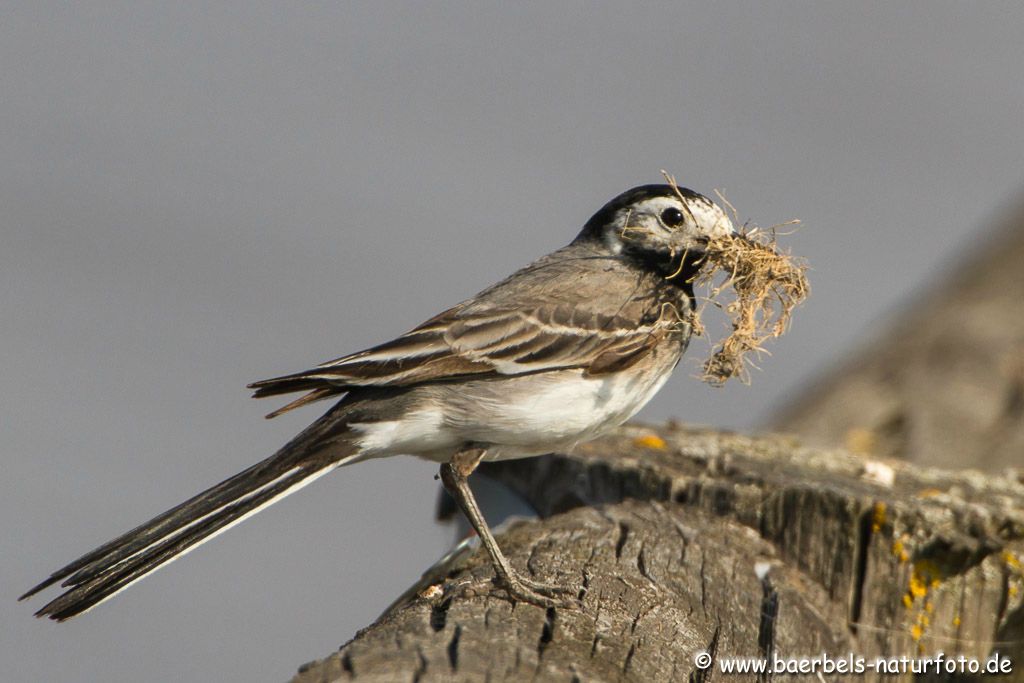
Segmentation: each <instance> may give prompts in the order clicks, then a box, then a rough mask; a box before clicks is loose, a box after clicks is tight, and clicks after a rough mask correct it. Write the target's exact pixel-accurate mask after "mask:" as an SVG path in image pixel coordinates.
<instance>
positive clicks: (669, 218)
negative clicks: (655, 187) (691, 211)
mask: <svg viewBox="0 0 1024 683" xmlns="http://www.w3.org/2000/svg"><path fill="white" fill-rule="evenodd" d="M661 221H662V223H664V224H665V225H667V226H669V227H670V228H675V227H677V226H680V225H682V224H683V212H682V211H680V210H679V209H676V208H670V209H665V210H664V211H662V212H661Z"/></svg>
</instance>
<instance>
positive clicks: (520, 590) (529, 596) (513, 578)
mask: <svg viewBox="0 0 1024 683" xmlns="http://www.w3.org/2000/svg"><path fill="white" fill-rule="evenodd" d="M498 584H499V585H500V586H501V587H502V588H504V589H505V591H506V592H507V593H508V595H509V597H510V598H512V599H513V600H515V601H516V602H525V603H528V604H531V605H536V606H537V607H545V608H551V607H579V604H580V603H579V600H577V599H576V598H575V597H574V596H575V595H576V594H577V593H578V592H579V590H578V589H576V588H573V587H572V586H559V585H556V584H550V583H541V582H540V581H534V580H533V579H528V578H526V577H525V576H519V575H518V574H512V575H510V576H507V577H500V578H498ZM571 596H572V597H571Z"/></svg>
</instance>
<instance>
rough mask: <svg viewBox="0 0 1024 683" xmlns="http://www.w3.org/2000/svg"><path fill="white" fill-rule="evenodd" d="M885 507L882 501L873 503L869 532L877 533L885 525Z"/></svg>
mask: <svg viewBox="0 0 1024 683" xmlns="http://www.w3.org/2000/svg"><path fill="white" fill-rule="evenodd" d="M886 509H887V508H886V505H885V503H883V502H882V501H878V502H877V503H875V509H874V510H873V511H872V513H871V531H872V532H874V533H876V534H877V533H878V532H879V531H881V530H882V527H883V526H884V525H885V511H886Z"/></svg>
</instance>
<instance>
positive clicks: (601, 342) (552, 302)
mask: <svg viewBox="0 0 1024 683" xmlns="http://www.w3.org/2000/svg"><path fill="white" fill-rule="evenodd" d="M731 234H734V233H733V225H732V223H731V221H730V220H729V218H728V217H727V216H726V214H725V212H723V211H722V210H721V209H720V208H719V207H718V206H716V205H715V204H714V203H713V202H711V201H710V200H709V199H707V198H706V197H704V196H702V195H700V194H697V193H696V192H692V191H690V190H686V189H683V188H676V187H674V186H670V185H644V186H641V187H636V188H633V189H632V190H629V191H627V192H624V193H622V194H621V195H619V196H618V197H616V198H615V199H613V200H611V201H610V202H608V204H606V205H605V206H604V207H603V208H602V209H601V210H600V211H598V212H597V213H596V214H594V216H593V217H592V218H591V219H590V220H589V221H588V222H587V224H586V225H585V226H584V227H583V230H582V231H581V232H580V233H579V235H578V236H577V237H576V239H575V240H573V241H572V243H571V244H569V245H568V246H566V247H564V248H562V249H559V250H557V251H555V252H553V253H551V254H548V255H547V256H544V257H543V258H541V259H539V260H537V261H535V262H534V263H532V264H530V265H528V266H526V267H525V268H523V269H521V270H519V271H517V272H515V273H513V274H512V275H511V276H509V277H508V278H506V279H505V280H502V281H501V282H499V283H498V284H496V285H493V286H491V287H489V288H487V289H485V290H484V291H482V292H480V293H479V294H477V295H476V296H474V297H473V298H471V299H468V300H466V301H463V302H462V303H460V304H458V305H457V306H454V307H453V308H450V309H448V310H447V311H445V312H443V313H441V314H439V315H437V316H435V317H433V318H431V319H430V320H428V321H426V322H425V323H423V324H422V325H420V326H419V327H417V328H415V329H414V330H412V331H410V332H408V333H406V334H404V335H402V336H400V337H398V338H397V339H395V340H393V341H390V342H387V343H385V344H381V345H380V346H375V347H373V348H371V349H368V350H366V351H361V352H359V353H355V354H352V355H349V356H345V357H343V358H339V359H337V360H333V361H330V362H327V363H324V364H322V365H320V366H318V367H316V368H314V369H312V370H307V371H305V372H300V373H296V374H293V375H286V376H284V377H277V378H275V379H268V380H263V381H261V382H256V383H254V384H252V385H250V388H253V389H255V390H256V392H255V394H254V395H255V396H256V397H263V396H277V395H279V394H290V393H293V392H305V393H304V395H303V396H302V397H301V398H299V399H297V400H295V401H293V402H291V403H289V404H288V405H286V406H285V407H283V408H281V409H279V410H277V411H275V412H274V413H271V415H268V417H272V416H274V415H278V414H280V413H282V412H284V411H286V410H291V409H294V408H297V407H299V406H302V405H305V404H307V403H311V402H313V401H319V400H322V399H327V398H340V399H341V400H339V401H338V402H337V403H336V404H335V405H334V406H333V407H332V408H331V409H330V410H328V411H327V412H326V413H325V414H324V415H323V416H322V417H321V418H320V419H318V420H317V421H316V422H314V423H313V424H312V425H310V426H309V427H307V428H306V429H305V430H304V431H303V432H301V433H300V434H299V435H298V436H296V437H295V438H294V439H292V440H291V441H290V442H288V443H287V444H286V445H285V446H284V447H283V448H281V450H279V451H278V452H277V453H275V454H274V455H272V456H270V457H269V458H267V459H266V460H263V461H262V462H259V463H257V464H255V465H253V466H252V467H250V468H248V469H246V470H244V471H242V472H240V473H238V474H236V475H235V476H233V477H231V478H229V479H226V480H225V481H223V482H221V483H219V484H217V485H216V486H214V487H212V488H210V489H208V490H206V491H203V492H202V493H200V494H198V495H196V496H194V497H193V498H190V499H189V500H187V501H185V502H184V503H182V504H181V505H178V506H177V507H175V508H173V509H171V510H168V511H167V512H165V513H163V514H161V515H159V516H157V517H155V518H153V519H151V520H150V521H148V522H146V523H145V524H143V525H141V526H139V527H137V528H135V529H132V530H131V531H129V532H128V533H126V534H124V535H122V536H120V537H118V538H115V539H114V540H112V541H110V542H109V543H107V544H105V545H103V546H101V547H99V548H97V549H96V550H93V551H92V552H90V553H88V554H86V555H84V556H83V557H81V558H80V559H78V560H75V561H74V562H72V563H71V564H69V565H67V566H66V567H64V568H63V569H61V570H59V571H57V572H55V573H54V574H52V575H51V576H50V577H49V578H48V579H46V580H45V581H43V582H42V583H40V584H39V585H38V586H36V587H35V588H33V589H32V590H30V591H29V592H28V593H26V594H25V595H24V596H22V599H24V598H27V597H29V596H32V595H34V594H35V593H37V592H39V591H41V590H43V589H44V588H47V587H48V586H50V585H52V584H54V583H56V582H58V581H62V584H61V585H62V586H64V587H66V588H67V589H68V590H67V591H66V592H64V593H63V594H61V595H60V596H58V597H57V598H55V599H54V600H52V601H51V602H50V603H48V604H47V605H45V606H44V607H43V608H42V609H40V610H39V611H38V612H37V616H46V617H49V618H51V619H55V620H58V621H63V620H65V619H70V618H71V617H73V616H76V615H78V614H81V613H83V612H85V611H87V610H89V609H91V608H93V607H95V606H96V605H98V604H99V603H101V602H103V601H104V600H107V599H108V598H110V597H112V596H113V595H114V594H116V593H118V592H119V591H121V590H123V589H125V588H127V587H128V586H129V585H131V584H132V583H134V582H136V581H138V580H139V579H141V578H142V577H144V576H146V575H147V574H149V573H150V572H152V571H154V570H155V569H157V568H158V567H160V566H162V565H164V564H166V563H167V562H170V561H171V560H174V559H176V558H177V557H180V556H181V555H183V554H185V553H187V552H188V551H190V550H192V549H193V548H195V547H197V546H199V545H200V544H201V543H203V542H204V541H207V540H209V539H211V538H213V537H214V536H216V535H217V534H219V533H222V532H224V531H226V530H227V529H229V528H230V527H232V526H234V525H235V524H237V523H239V522H241V521H242V520H243V519H245V518H247V517H249V516H250V515H253V514H255V513H256V512H258V511H259V510H261V509H263V508H265V507H267V506H268V505H270V504H271V503H273V502H275V501H277V500H280V499H281V498H283V497H284V496H286V495H288V494H290V493H293V492H294V491H297V490H298V489H300V488H302V487H303V486H306V485H307V484H309V483H311V482H312V481H314V480H315V479H317V478H319V477H321V476H323V475H324V474H327V473H328V472H330V471H331V470H334V469H336V468H338V467H340V466H342V465H349V464H352V463H354V462H359V461H361V460H367V459H369V458H381V457H386V456H391V455H399V454H409V455H417V456H420V457H422V458H426V459H428V460H432V461H434V462H438V463H441V480H442V482H443V483H444V486H445V488H446V489H447V490H448V492H449V493H450V494H451V496H452V497H453V498H454V499H455V502H456V503H457V504H458V506H459V507H460V508H461V510H462V512H463V513H464V514H465V515H466V517H467V518H468V519H469V522H470V524H472V526H473V528H474V529H475V530H476V532H477V533H478V534H479V536H480V540H481V542H482V544H483V546H484V548H486V550H487V552H488V553H489V554H490V557H491V560H492V562H493V564H494V569H495V571H496V573H497V579H498V582H499V583H500V584H501V586H502V587H503V588H504V589H505V590H506V591H507V593H508V595H509V596H510V597H511V598H512V599H513V600H517V601H525V602H528V603H532V604H536V605H541V606H546V607H551V606H555V605H563V604H566V600H567V598H566V595H567V594H568V593H569V592H572V591H569V590H568V589H565V588H562V587H558V586H551V585H546V584H542V583H537V582H536V581H533V580H531V579H529V578H527V577H525V576H522V575H521V574H519V573H517V572H516V571H514V570H513V569H512V567H511V566H510V565H509V562H508V560H507V559H506V558H505V556H504V555H503V554H502V552H501V550H500V548H499V547H498V544H497V543H496V542H495V540H494V537H493V535H492V534H491V532H490V529H489V528H488V526H487V523H486V522H485V521H484V518H483V516H482V515H481V514H480V511H479V508H478V507H477V504H476V501H475V500H474V498H473V494H472V492H471V491H470V488H469V486H468V483H467V477H468V476H469V474H470V473H471V472H473V470H474V469H475V468H476V466H477V464H479V463H480V462H481V461H482V460H499V459H505V458H522V457H527V456H533V455H540V454H543V453H549V452H551V451H554V450H558V449H564V448H569V447H571V446H573V445H574V444H577V443H579V442H582V441H586V440H588V439H591V438H593V437H595V436H597V435H599V434H601V433H603V432H606V431H608V430H609V429H612V428H614V427H616V426H618V425H620V424H622V423H623V422H624V421H626V420H627V419H629V418H630V417H631V416H633V415H634V414H635V413H636V412H637V411H638V410H640V408H641V407H643V405H644V404H646V403H647V401H648V400H650V398H651V397H652V396H653V395H654V394H655V392H657V391H658V389H659V388H661V386H662V385H663V384H664V383H665V381H666V380H667V379H668V377H669V375H670V374H671V373H672V370H673V369H674V368H675V366H676V364H677V363H678V362H679V359H680V357H681V356H682V354H683V351H684V350H685V349H686V346H687V343H688V341H689V338H690V333H691V329H692V328H691V321H692V318H691V316H692V312H693V310H694V294H693V288H692V282H693V278H694V277H695V275H696V273H697V271H698V270H699V269H700V266H701V258H702V255H703V252H704V246H705V245H706V244H707V242H708V240H709V239H713V238H717V237H726V236H729V235H731Z"/></svg>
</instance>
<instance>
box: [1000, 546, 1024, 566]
mask: <svg viewBox="0 0 1024 683" xmlns="http://www.w3.org/2000/svg"><path fill="white" fill-rule="evenodd" d="M1003 562H1005V563H1006V566H1007V567H1009V568H1011V569H1017V570H1020V568H1021V567H1020V558H1019V557H1017V555H1016V554H1015V553H1012V552H1010V551H1009V550H1006V551H1003Z"/></svg>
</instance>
